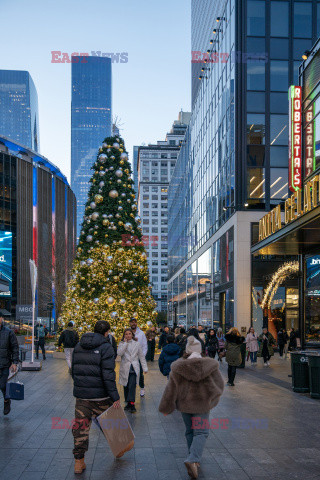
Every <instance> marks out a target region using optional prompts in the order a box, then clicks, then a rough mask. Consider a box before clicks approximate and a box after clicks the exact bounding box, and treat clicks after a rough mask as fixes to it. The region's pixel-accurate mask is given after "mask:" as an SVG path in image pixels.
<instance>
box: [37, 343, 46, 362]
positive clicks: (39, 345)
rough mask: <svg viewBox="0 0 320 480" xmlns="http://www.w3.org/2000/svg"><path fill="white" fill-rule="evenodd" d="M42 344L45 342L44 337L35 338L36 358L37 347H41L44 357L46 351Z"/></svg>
mask: <svg viewBox="0 0 320 480" xmlns="http://www.w3.org/2000/svg"><path fill="white" fill-rule="evenodd" d="M44 344H45V339H44V338H39V340H37V343H36V357H37V358H39V347H41V351H42V356H43V358H46V351H45V349H44Z"/></svg>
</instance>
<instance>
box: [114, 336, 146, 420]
mask: <svg viewBox="0 0 320 480" xmlns="http://www.w3.org/2000/svg"><path fill="white" fill-rule="evenodd" d="M118 355H119V356H120V357H121V363H120V371H119V383H120V385H123V387H124V398H125V401H126V402H127V405H126V407H125V408H124V409H125V410H129V411H130V412H131V413H134V412H136V408H135V405H134V404H135V401H136V385H137V384H139V377H140V364H139V360H140V363H141V366H142V370H143V372H144V373H147V371H148V367H147V362H146V359H145V356H144V355H143V352H142V348H141V346H140V343H139V342H138V341H137V339H136V338H135V336H134V333H133V331H132V330H131V328H126V329H125V331H124V332H123V337H122V340H121V342H120V343H119V346H118Z"/></svg>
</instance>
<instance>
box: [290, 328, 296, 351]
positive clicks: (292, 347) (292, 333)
mask: <svg viewBox="0 0 320 480" xmlns="http://www.w3.org/2000/svg"><path fill="white" fill-rule="evenodd" d="M296 349H297V336H296V332H295V330H294V328H291V331H290V336H289V352H292V351H294V350H296Z"/></svg>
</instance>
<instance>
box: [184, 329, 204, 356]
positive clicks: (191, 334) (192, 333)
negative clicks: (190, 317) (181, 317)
mask: <svg viewBox="0 0 320 480" xmlns="http://www.w3.org/2000/svg"><path fill="white" fill-rule="evenodd" d="M187 337H194V338H195V339H196V340H198V341H199V342H200V343H201V348H202V353H203V355H205V354H206V346H205V343H204V341H203V340H202V338H200V335H199V331H198V329H197V328H196V327H193V328H190V330H189V331H188V333H187ZM185 346H186V344H185Z"/></svg>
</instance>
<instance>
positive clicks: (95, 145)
mask: <svg viewBox="0 0 320 480" xmlns="http://www.w3.org/2000/svg"><path fill="white" fill-rule="evenodd" d="M72 58H73V59H74V60H75V59H78V61H77V62H75V61H74V63H72V98H71V187H72V190H73V191H74V193H75V195H76V198H77V236H79V232H80V228H81V224H82V220H83V213H84V207H85V203H86V201H87V195H88V190H89V180H90V178H91V166H92V165H93V163H94V161H95V159H96V156H97V153H98V149H99V147H100V146H101V143H102V141H103V140H104V138H106V137H108V136H110V135H111V127H112V121H111V59H110V58H107V57H72ZM84 60H85V62H84Z"/></svg>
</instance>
